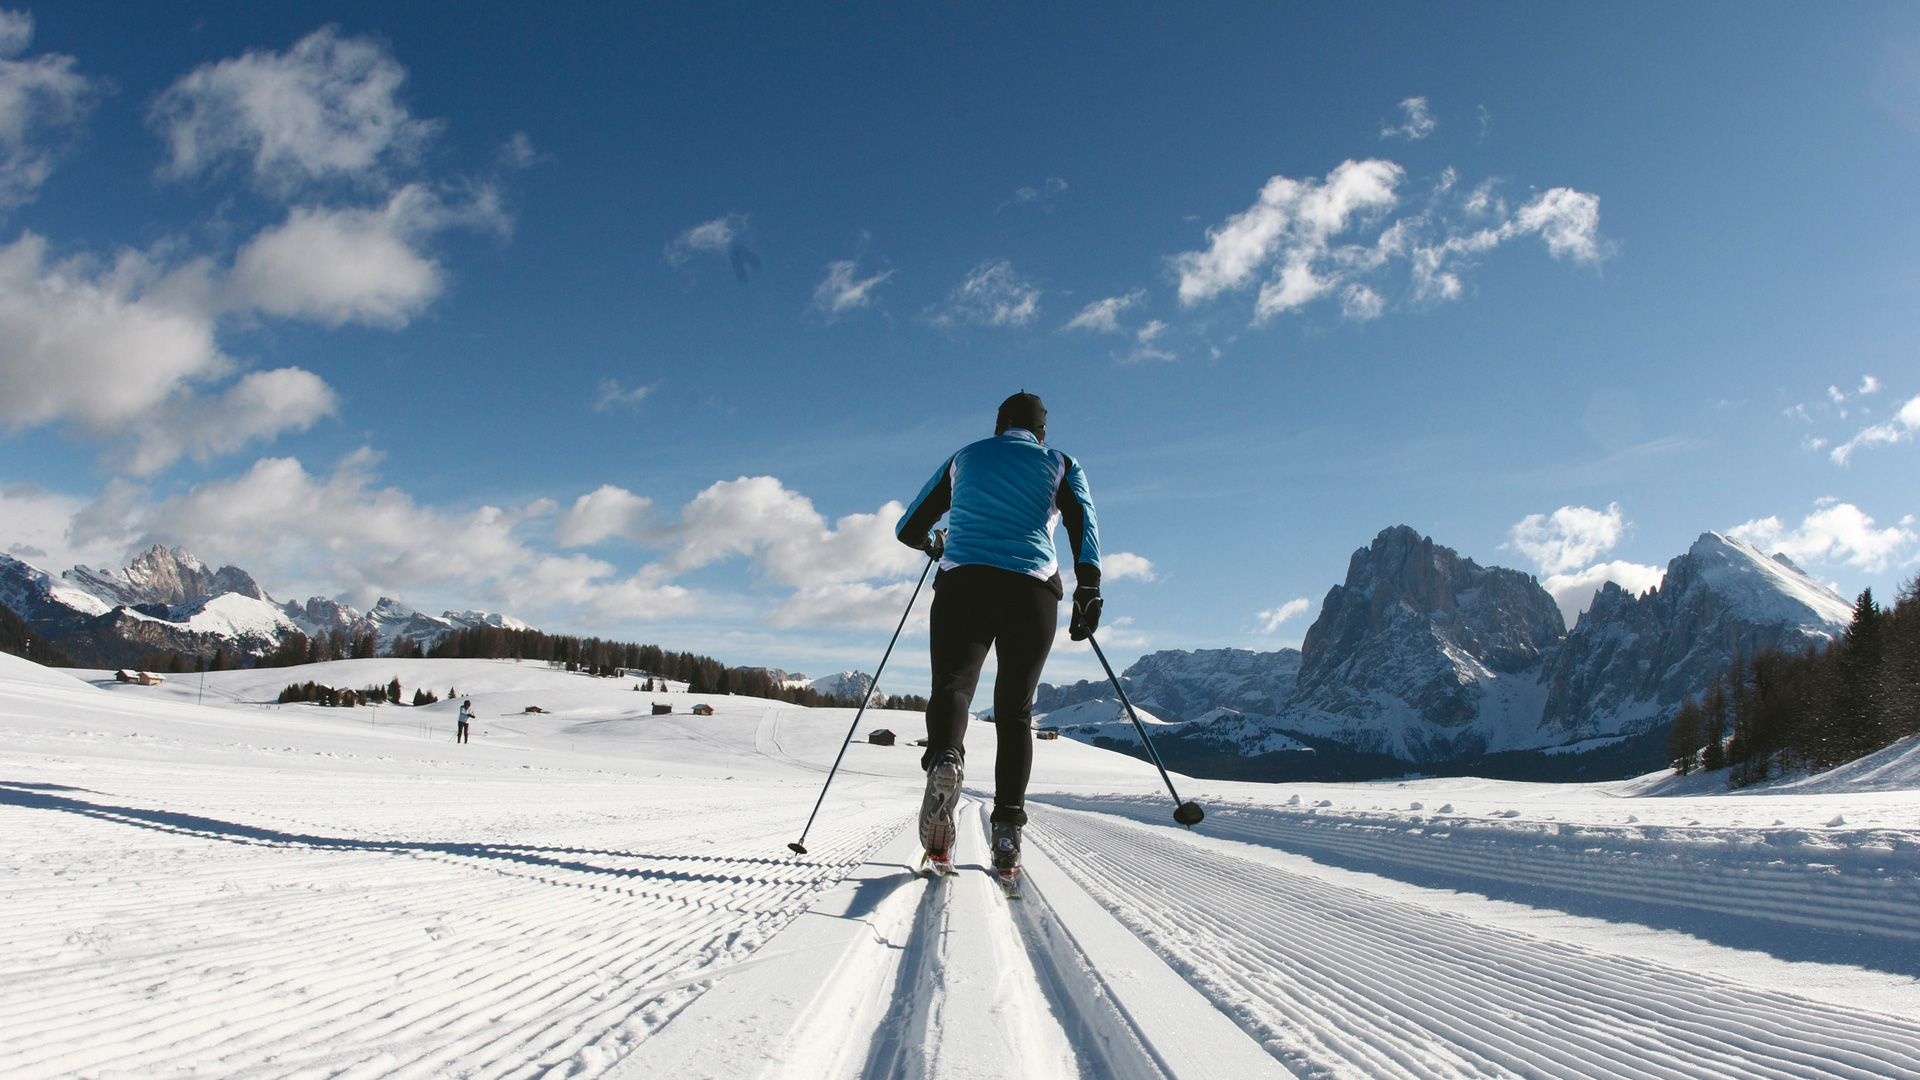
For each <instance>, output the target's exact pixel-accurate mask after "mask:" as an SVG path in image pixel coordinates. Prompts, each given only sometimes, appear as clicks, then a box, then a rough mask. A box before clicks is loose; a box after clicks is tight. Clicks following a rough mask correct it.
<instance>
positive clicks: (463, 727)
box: [453, 701, 473, 743]
mask: <svg viewBox="0 0 1920 1080" xmlns="http://www.w3.org/2000/svg"><path fill="white" fill-rule="evenodd" d="M472 719H473V702H471V701H463V702H461V703H460V726H459V727H457V728H455V729H454V732H453V741H454V742H461V743H463V742H466V741H467V722H468V721H470V720H472Z"/></svg>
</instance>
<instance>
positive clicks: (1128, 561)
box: [1100, 551, 1159, 581]
mask: <svg viewBox="0 0 1920 1080" xmlns="http://www.w3.org/2000/svg"><path fill="white" fill-rule="evenodd" d="M1158 579H1159V575H1158V574H1157V573H1156V572H1155V571H1154V569H1153V561H1152V560H1150V559H1148V558H1147V557H1146V556H1144V555H1135V554H1134V553H1133V552H1131V551H1115V552H1111V553H1109V554H1103V555H1101V556H1100V580H1102V581H1128V580H1132V581H1156V580H1158Z"/></svg>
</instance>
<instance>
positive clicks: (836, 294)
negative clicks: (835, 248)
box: [813, 259, 893, 319]
mask: <svg viewBox="0 0 1920 1080" xmlns="http://www.w3.org/2000/svg"><path fill="white" fill-rule="evenodd" d="M892 277H893V271H892V270H882V271H880V272H879V273H877V274H873V275H870V276H868V277H861V276H860V263H859V261H858V260H856V259H841V260H839V261H836V262H830V263H828V264H827V276H826V277H824V278H822V279H821V281H820V284H818V285H816V286H814V288H813V308H814V310H816V311H820V312H823V313H824V314H825V315H826V316H827V318H829V319H837V318H839V317H840V316H841V315H844V314H846V313H847V312H849V311H854V310H856V309H859V308H863V307H866V306H867V305H868V304H870V303H872V302H873V291H874V290H875V289H877V288H879V287H880V286H882V285H884V284H886V283H887V281H888V280H889V279H891V278H892Z"/></svg>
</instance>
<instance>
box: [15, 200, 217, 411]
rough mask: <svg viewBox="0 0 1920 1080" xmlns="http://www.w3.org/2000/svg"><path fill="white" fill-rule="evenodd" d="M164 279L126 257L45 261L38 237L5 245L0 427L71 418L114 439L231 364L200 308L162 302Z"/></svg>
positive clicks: (151, 266) (135, 257)
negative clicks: (107, 262)
mask: <svg viewBox="0 0 1920 1080" xmlns="http://www.w3.org/2000/svg"><path fill="white" fill-rule="evenodd" d="M164 284H165V275H164V272H163V270H162V268H160V267H159V266H157V265H155V263H154V262H153V261H152V260H150V259H148V258H147V257H145V256H143V255H140V254H137V253H127V254H124V255H122V256H121V258H120V259H118V260H117V261H116V262H114V263H113V264H111V265H107V266H96V265H92V264H90V263H88V262H87V261H85V260H67V261H63V262H59V263H53V264H49V262H48V259H47V243H46V241H45V239H43V238H42V237H40V236H38V235H35V234H33V233H24V234H22V235H21V237H20V239H18V240H16V241H14V242H13V243H12V244H9V245H7V246H6V247H4V248H0V424H5V425H7V426H9V427H14V428H28V427H35V426H38V425H41V424H46V423H52V422H56V421H62V420H72V421H75V422H77V423H79V424H80V425H81V426H82V427H84V428H86V429H87V430H89V431H91V432H94V433H96V434H113V433H115V432H116V429H117V428H118V427H119V426H120V425H122V424H125V423H127V422H130V421H132V420H135V419H137V418H138V417H140V416H141V415H142V414H143V413H145V412H147V411H148V410H150V409H153V408H155V407H157V406H159V405H160V404H161V403H162V402H164V401H166V400H167V399H168V398H169V397H170V396H171V395H173V394H174V393H176V391H178V390H180V389H182V388H183V387H184V386H185V385H186V384H188V383H191V382H194V381H198V380H205V379H211V378H214V377H217V376H220V375H224V374H226V373H227V372H228V371H229V370H231V368H232V366H233V363H232V361H231V360H230V359H228V357H227V356H226V355H225V354H223V353H222V352H221V351H220V348H219V346H218V345H217V343H216V342H215V339H214V325H213V319H212V317H211V316H210V315H209V314H208V313H207V312H206V311H204V310H196V309H195V308H194V307H192V306H191V305H181V304H176V303H173V302H170V301H169V300H168V299H166V298H165V293H166V289H165V288H164Z"/></svg>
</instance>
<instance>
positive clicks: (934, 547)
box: [920, 529, 947, 562]
mask: <svg viewBox="0 0 1920 1080" xmlns="http://www.w3.org/2000/svg"><path fill="white" fill-rule="evenodd" d="M920 550H922V551H924V552H926V553H927V558H929V559H932V560H933V561H934V562H939V561H940V556H942V555H945V554H946V553H947V530H945V529H935V530H933V531H932V532H930V533H928V534H927V542H926V543H925V544H924V545H922V546H921V548H920Z"/></svg>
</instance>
